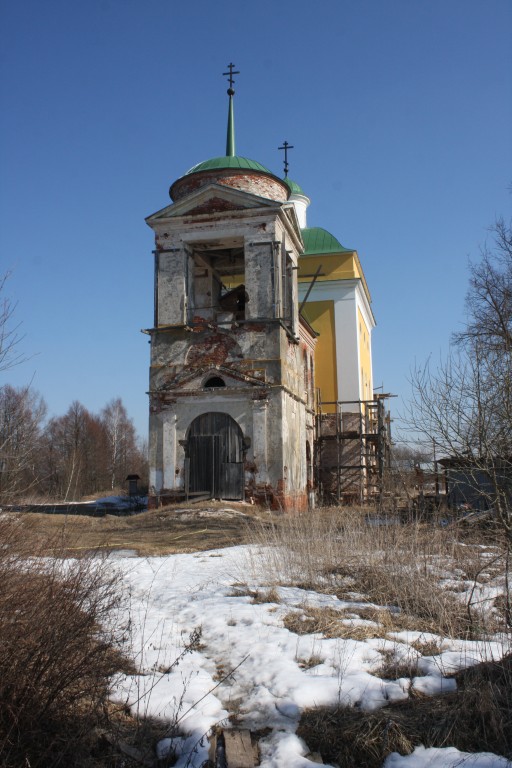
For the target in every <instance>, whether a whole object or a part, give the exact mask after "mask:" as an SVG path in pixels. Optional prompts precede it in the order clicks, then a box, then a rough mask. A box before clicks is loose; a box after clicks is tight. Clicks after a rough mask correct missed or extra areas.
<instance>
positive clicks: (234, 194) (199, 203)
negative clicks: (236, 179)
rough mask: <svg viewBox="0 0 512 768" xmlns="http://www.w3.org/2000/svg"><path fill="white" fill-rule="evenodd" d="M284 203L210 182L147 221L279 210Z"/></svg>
mask: <svg viewBox="0 0 512 768" xmlns="http://www.w3.org/2000/svg"><path fill="white" fill-rule="evenodd" d="M281 206H282V203H279V202H276V201H275V200H268V199H267V198H265V197H259V196H258V195H253V194H251V193H250V192H243V191H241V190H239V189H233V188H232V187H226V186H224V185H222V184H208V186H205V187H201V188H200V189H197V190H196V191H194V192H192V193H191V194H190V195H187V197H185V198H184V199H183V200H179V201H178V202H177V203H172V204H171V205H168V206H166V207H165V208H162V209H161V210H160V211H157V212H156V213H153V214H151V216H148V217H147V219H146V223H147V224H149V226H151V224H153V223H157V222H158V221H160V220H162V219H170V218H175V217H177V216H199V215H204V214H210V213H218V212H224V211H245V210H250V209H254V208H268V209H275V210H279V209H280V208H281Z"/></svg>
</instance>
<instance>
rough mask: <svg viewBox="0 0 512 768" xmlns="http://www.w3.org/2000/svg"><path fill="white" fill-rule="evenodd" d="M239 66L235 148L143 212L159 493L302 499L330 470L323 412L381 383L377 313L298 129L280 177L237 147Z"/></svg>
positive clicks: (159, 498) (287, 505)
mask: <svg viewBox="0 0 512 768" xmlns="http://www.w3.org/2000/svg"><path fill="white" fill-rule="evenodd" d="M234 74H238V73H236V72H234V71H233V65H229V72H228V73H226V75H228V76H229V89H228V95H229V107H228V127H227V140H226V154H225V155H224V156H222V157H216V158H213V159H211V160H207V161H205V162H201V163H199V164H198V165H195V166H194V167H192V168H191V169H190V170H189V171H187V172H186V173H185V174H184V175H183V176H181V177H180V178H178V179H177V180H176V181H174V183H173V184H172V185H171V188H170V190H169V194H170V197H171V200H172V203H171V204H170V205H168V206H166V207H165V208H163V209H162V210H160V211H157V212H156V213H154V214H152V215H151V216H149V217H148V218H147V219H146V222H147V224H148V225H149V226H150V227H151V229H152V230H153V231H154V233H155V250H154V270H155V273H154V275H155V276H154V322H153V327H152V328H150V329H148V330H147V331H146V333H148V334H149V335H150V342H151V363H150V366H151V367H150V385H149V398H150V428H149V465H150V491H149V496H150V505H152V506H157V505H159V504H162V503H167V502H169V501H172V500H179V499H183V498H200V497H205V498H219V499H231V500H242V499H248V500H254V501H256V502H258V503H263V504H266V505H268V506H270V507H271V508H274V509H282V510H284V511H291V510H293V511H300V510H304V509H307V508H308V506H311V505H312V504H313V499H314V495H315V486H316V484H317V482H318V477H320V475H318V472H317V471H316V470H315V461H316V456H317V453H318V444H317V433H318V419H319V417H320V418H324V419H327V420H329V418H330V419H331V420H332V415H331V416H329V414H333V413H334V414H336V413H337V408H338V407H337V402H338V401H340V400H348V401H351V400H353V401H354V403H357V408H356V406H355V405H354V411H356V410H357V411H358V412H359V411H360V402H361V401H365V400H370V399H371V398H372V397H373V394H372V367H371V331H372V329H373V327H374V324H375V323H374V319H373V314H372V312H371V307H370V295H369V292H368V288H367V285H366V281H365V279H364V274H363V272H362V269H361V265H360V263H359V259H358V256H357V253H356V252H355V251H353V250H350V249H347V248H344V247H343V246H341V244H340V243H339V242H338V241H337V240H336V238H335V237H333V236H332V235H330V234H329V233H328V232H326V231H325V230H323V229H320V228H308V227H307V224H306V209H307V206H308V205H309V202H310V201H309V198H308V197H307V196H306V195H305V194H304V192H303V191H302V189H301V188H300V187H299V186H298V185H297V184H296V183H295V182H293V181H291V180H290V179H289V178H288V175H287V170H288V164H287V148H288V147H289V145H288V144H287V143H286V142H285V146H284V149H285V178H284V179H282V178H279V177H278V176H277V175H275V174H274V173H273V172H272V171H270V170H268V169H267V168H265V167H264V166H263V165H261V164H260V163H258V162H256V161H254V160H250V159H248V158H245V157H240V156H238V155H237V154H236V151H235V133H234V107H233V96H234V90H233V75H234ZM322 409H323V413H324V416H322ZM326 426H327V430H326ZM330 429H331V428H330V427H329V426H328V421H326V422H325V425H324V433H326V431H327V432H329V430H330Z"/></svg>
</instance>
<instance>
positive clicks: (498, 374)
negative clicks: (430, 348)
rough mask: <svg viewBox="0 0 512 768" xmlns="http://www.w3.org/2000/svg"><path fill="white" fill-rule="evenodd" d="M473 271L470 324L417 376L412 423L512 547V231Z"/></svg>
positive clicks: (500, 230)
mask: <svg viewBox="0 0 512 768" xmlns="http://www.w3.org/2000/svg"><path fill="white" fill-rule="evenodd" d="M492 231H493V236H494V244H493V247H492V248H489V247H486V248H485V249H484V250H483V252H482V259H481V261H480V262H479V263H478V264H472V265H471V267H470V270H471V271H470V286H469V291H468V294H467V299H466V308H467V321H466V325H465V327H464V329H463V331H462V332H460V333H458V334H456V335H455V336H454V345H453V346H452V348H451V350H450V353H449V355H448V358H447V360H446V361H444V362H441V363H440V364H439V365H438V366H437V367H432V365H431V364H430V362H428V363H427V364H426V365H424V366H420V367H417V368H416V370H415V371H414V372H413V375H412V390H413V395H412V401H411V403H410V406H409V408H408V421H409V426H410V427H411V428H412V429H413V430H414V431H415V432H417V433H419V434H420V435H421V436H422V437H423V438H424V439H425V438H426V441H425V442H427V443H428V444H432V441H434V442H435V444H436V445H437V446H438V450H439V453H440V454H444V456H446V457H449V460H450V462H451V467H452V468H453V469H454V470H456V473H457V477H458V478H459V482H460V483H461V484H462V483H464V485H465V486H467V487H468V488H470V489H471V491H472V494H473V496H474V497H476V498H478V499H479V500H480V501H481V502H482V504H481V506H484V507H487V508H489V509H491V508H492V509H493V510H494V511H495V513H496V515H497V517H498V519H499V521H500V523H501V525H502V529H503V531H504V532H505V534H506V536H507V538H508V539H509V541H510V542H512V343H511V341H512V226H511V225H506V224H505V222H504V221H503V220H501V219H500V220H498V222H497V223H496V225H495V226H494V227H493V230H492Z"/></svg>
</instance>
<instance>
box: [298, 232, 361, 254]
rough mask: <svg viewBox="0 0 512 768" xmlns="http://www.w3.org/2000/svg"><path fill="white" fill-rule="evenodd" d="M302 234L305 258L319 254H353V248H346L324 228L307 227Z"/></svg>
mask: <svg viewBox="0 0 512 768" xmlns="http://www.w3.org/2000/svg"><path fill="white" fill-rule="evenodd" d="M300 232H301V235H302V240H303V241H304V253H303V254H302V255H303V256H312V255H313V254H317V253H353V249H352V248H345V247H344V246H343V245H342V244H341V243H340V241H339V240H336V238H335V237H334V235H331V233H330V232H328V231H327V230H326V229H322V227H306V229H301V231H300Z"/></svg>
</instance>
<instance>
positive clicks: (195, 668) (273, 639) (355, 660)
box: [113, 546, 507, 768]
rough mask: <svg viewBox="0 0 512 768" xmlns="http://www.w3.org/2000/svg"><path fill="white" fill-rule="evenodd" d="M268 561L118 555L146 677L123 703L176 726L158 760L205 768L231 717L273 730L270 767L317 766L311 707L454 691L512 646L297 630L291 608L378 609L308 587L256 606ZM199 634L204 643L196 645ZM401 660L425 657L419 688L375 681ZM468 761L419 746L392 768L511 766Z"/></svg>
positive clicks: (246, 554)
mask: <svg viewBox="0 0 512 768" xmlns="http://www.w3.org/2000/svg"><path fill="white" fill-rule="evenodd" d="M258 555H259V550H258V549H257V548H256V547H253V546H252V547H249V546H245V547H244V546H237V547H232V548H229V549H222V550H217V551H210V552H199V553H194V554H179V555H171V556H166V557H155V558H150V559H144V558H138V557H126V556H124V555H123V554H122V553H121V556H118V557H116V559H115V562H116V565H117V566H118V567H119V568H120V569H121V570H122V571H123V573H124V577H125V580H126V584H127V587H128V590H129V595H130V606H129V609H127V610H129V617H128V615H127V617H126V620H127V622H128V618H129V619H130V626H131V631H132V651H133V655H134V658H135V663H136V665H137V667H138V670H139V673H140V674H137V675H128V676H123V677H121V678H119V679H117V680H116V681H114V685H113V687H114V697H115V698H116V699H117V700H121V701H123V702H126V703H128V704H129V706H130V707H131V708H132V710H133V711H134V712H137V713H138V714H139V715H151V716H154V717H157V718H162V719H165V720H168V721H170V722H171V723H172V727H171V729H170V731H169V734H168V738H166V739H164V740H162V741H161V742H160V744H159V755H160V756H163V755H165V754H167V752H168V751H169V750H171V751H172V752H174V753H175V754H177V755H178V756H179V757H178V762H177V763H176V765H177V766H178V768H184V766H190V768H199V766H201V764H202V763H203V762H204V761H205V760H206V759H207V756H208V754H207V752H208V741H207V735H208V732H209V730H210V729H211V728H212V726H214V725H216V724H223V725H226V726H229V725H230V724H231V723H232V721H230V720H229V719H228V718H230V716H231V718H236V722H237V724H238V725H240V726H241V727H245V728H249V729H251V730H257V729H263V728H270V729H271V731H270V733H269V735H268V736H266V737H264V738H263V739H261V740H260V744H259V746H260V751H261V766H262V768H305V767H306V766H314V765H315V763H313V762H312V761H311V760H309V759H308V756H307V754H308V749H307V746H306V745H305V744H304V743H303V742H302V741H301V740H300V739H299V738H298V737H297V736H296V733H295V732H296V729H297V725H298V721H299V718H300V715H301V712H302V711H303V710H304V709H306V708H309V707H317V706H322V705H333V706H334V705H338V704H343V705H352V706H357V707H360V708H362V709H365V710H375V709H378V708H379V707H382V706H384V705H385V704H387V703H388V702H390V701H398V700H403V699H406V698H407V697H408V696H409V693H410V690H411V687H412V688H413V689H415V690H417V691H422V692H423V693H426V694H437V693H442V692H447V691H452V690H454V689H455V687H456V682H455V680H454V679H453V678H447V677H446V675H447V674H450V673H452V672H454V671H456V670H459V669H462V668H464V667H466V666H469V665H472V664H475V663H477V662H479V661H482V660H489V659H491V658H500V657H501V656H503V654H504V653H505V651H506V650H507V649H506V647H505V639H504V640H503V643H500V642H498V641H493V642H485V643H484V642H481V643H478V642H474V641H471V642H470V641H462V640H450V639H448V638H442V637H439V636H437V635H432V634H429V635H426V634H425V633H419V632H396V633H394V634H390V635H389V636H388V639H379V638H372V639H368V640H353V639H341V638H334V639H333V638H326V637H324V636H322V635H321V634H318V633H315V634H305V635H296V634H295V633H293V632H292V631H289V630H288V629H286V628H285V626H284V623H283V619H284V617H285V616H286V615H287V614H289V613H290V612H292V611H295V612H297V613H299V614H302V613H303V612H304V610H305V609H307V608H321V607H327V608H329V609H330V610H333V609H334V610H339V611H340V613H341V611H344V614H343V616H342V617H341V618H346V616H347V613H346V612H347V611H348V612H349V613H350V614H353V615H354V617H356V619H357V618H358V609H360V608H361V607H363V606H364V607H366V608H367V607H368V603H367V602H361V599H360V597H359V596H358V599H355V600H354V601H353V602H351V601H347V600H343V601H342V600H338V599H337V598H336V597H335V596H332V595H324V594H318V593H316V592H313V591H311V590H303V589H300V588H297V587H275V588H274V590H273V592H272V593H271V594H270V599H271V598H272V595H277V596H278V598H279V601H278V602H254V601H253V596H252V595H254V592H255V591H256V590H258V592H259V593H260V594H262V593H263V594H265V593H266V592H268V586H265V579H264V572H263V567H264V566H263V565H261V569H262V570H261V572H258V563H260V562H261V563H264V557H262V558H261V559H260V558H259V557H258ZM251 593H252V595H251ZM354 624H355V625H356V626H361V625H362V624H367V622H362V621H361V620H356V621H355V622H354ZM194 632H198V633H199V632H200V637H199V638H198V639H197V642H195V643H194V644H193V647H192V648H191V649H189V650H187V643H188V641H189V638H190V636H191V634H192V633H194ZM418 641H420V642H423V643H426V642H427V641H428V642H429V643H432V642H434V643H436V645H437V647H439V649H440V653H439V654H438V655H434V656H424V657H422V656H421V654H420V653H419V651H418V650H416V649H415V648H413V647H412V645H411V644H412V643H413V642H416V643H417V642H418ZM418 647H419V646H418ZM430 652H431V651H430ZM390 655H391V656H393V657H394V659H395V660H396V661H400V662H402V661H412V662H414V661H416V660H418V667H417V672H416V676H415V677H414V678H413V680H412V681H411V680H410V679H409V678H400V679H398V680H383V679H381V678H380V677H377V676H376V674H375V673H376V672H377V671H378V669H379V668H380V667H381V666H382V665H383V664H384V662H385V661H389V657H390ZM462 759H464V761H465V760H466V756H464V755H462V754H461V753H458V752H457V750H453V749H443V750H430V749H427V750H425V749H423V748H417V749H416V750H415V752H414V753H413V754H412V755H410V756H408V757H401V756H399V755H390V756H389V757H388V759H387V760H386V763H385V767H386V768H412V767H414V768H416V767H417V766H418V767H420V768H423V766H427V765H428V766H436V767H437V766H442V768H447V767H448V766H450V767H451V766H454V765H455V764H457V765H460V764H464V765H471V766H473V765H474V766H478V768H480V766H486V767H487V766H493V767H494V766H500V768H502V766H505V765H506V764H507V763H506V761H504V760H503V759H501V758H497V757H494V756H489V755H487V756H485V755H480V756H478V759H479V760H480V761H481V762H463V763H461V762H460V761H461V760H462ZM472 759H473V758H472ZM457 760H459V762H458V763H457V762H456V761H457ZM493 761H494V762H493Z"/></svg>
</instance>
